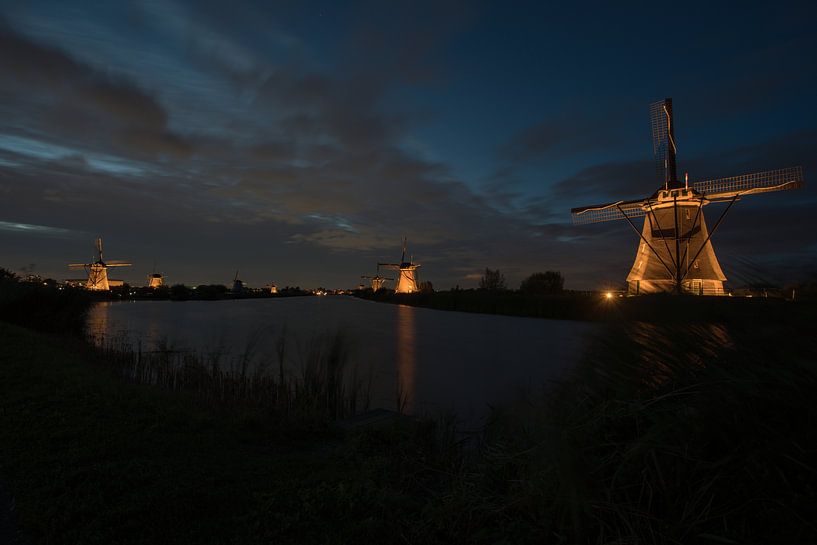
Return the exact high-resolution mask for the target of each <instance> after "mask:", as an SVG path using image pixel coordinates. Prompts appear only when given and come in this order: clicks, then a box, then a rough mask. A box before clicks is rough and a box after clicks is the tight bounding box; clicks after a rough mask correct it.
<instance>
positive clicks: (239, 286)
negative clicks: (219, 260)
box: [233, 269, 244, 293]
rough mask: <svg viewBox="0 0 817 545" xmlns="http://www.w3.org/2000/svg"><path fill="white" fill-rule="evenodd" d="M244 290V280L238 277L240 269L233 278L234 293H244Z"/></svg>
mask: <svg viewBox="0 0 817 545" xmlns="http://www.w3.org/2000/svg"><path fill="white" fill-rule="evenodd" d="M243 292H244V281H243V280H240V279H239V278H238V270H237V269H236V271H235V277H234V278H233V293H243Z"/></svg>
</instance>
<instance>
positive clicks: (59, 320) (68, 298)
mask: <svg viewBox="0 0 817 545" xmlns="http://www.w3.org/2000/svg"><path fill="white" fill-rule="evenodd" d="M93 302H94V299H93V297H92V296H91V294H90V293H89V292H88V291H87V290H84V289H82V288H71V287H65V286H58V285H57V283H56V282H55V281H54V280H39V279H38V281H36V282H24V281H22V280H21V279H20V278H18V277H17V275H15V274H14V273H12V272H10V271H8V270H6V269H3V268H0V320H2V321H4V322H9V323H13V324H17V325H21V326H23V327H28V328H31V329H36V330H38V331H47V332H50V333H71V334H81V333H82V331H83V330H84V328H85V318H86V316H87V314H88V310H90V308H91V304H92V303H93Z"/></svg>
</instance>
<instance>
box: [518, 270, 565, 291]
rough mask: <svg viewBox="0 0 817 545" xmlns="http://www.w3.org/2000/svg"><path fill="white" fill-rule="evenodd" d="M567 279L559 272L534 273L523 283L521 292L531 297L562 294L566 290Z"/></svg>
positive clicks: (520, 287)
mask: <svg viewBox="0 0 817 545" xmlns="http://www.w3.org/2000/svg"><path fill="white" fill-rule="evenodd" d="M564 284H565V279H564V278H563V277H562V273H560V272H559V271H546V272H543V273H541V272H539V273H533V274H532V275H530V276H529V277H527V278H526V279H524V280H523V281H522V284H521V285H520V286H519V291H521V292H522V293H527V294H529V295H546V294H552V293H561V292H562V291H563V290H564Z"/></svg>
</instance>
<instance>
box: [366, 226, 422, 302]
mask: <svg viewBox="0 0 817 545" xmlns="http://www.w3.org/2000/svg"><path fill="white" fill-rule="evenodd" d="M407 243H408V240H407V239H406V238H403V255H402V257H401V258H400V263H378V264H377V267H378V270H379V269H380V267H383V268H384V269H389V270H393V271H399V275H398V277H397V285H396V286H395V287H394V291H395V293H414V292H415V291H419V288H418V286H417V268H418V267H419V266H420V264H419V263H414V261H413V260H412V259H409V260H408V261H407V260H406V246H407ZM381 286H382V284H381ZM372 288H374V284H372Z"/></svg>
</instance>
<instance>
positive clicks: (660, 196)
mask: <svg viewBox="0 0 817 545" xmlns="http://www.w3.org/2000/svg"><path fill="white" fill-rule="evenodd" d="M650 115H651V118H652V134H653V152H654V154H655V158H656V162H657V165H656V166H657V167H658V169H659V172H660V173H661V174H662V176H663V185H662V186H661V187H659V188H658V190H657V191H656V192H655V193H653V194H652V196H650V197H647V198H645V199H638V200H634V201H617V202H611V203H607V204H598V205H594V206H585V207H582V208H574V209H572V210H571V213H572V216H573V223H574V224H586V223H599V222H603V221H612V220H619V219H624V220H626V221H627V223H629V224H630V227H632V228H633V230H634V231H635V232H636V233H637V234H638V236H639V237H640V238H641V244H640V245H639V247H638V252H637V253H636V257H635V262H634V263H633V267H632V269H631V270H630V274H628V275H627V286H628V290H627V291H628V293H630V294H639V293H655V292H675V293H681V292H686V293H694V294H699V295H723V283H724V281H725V280H726V276H724V274H723V271H722V270H721V266H720V264H719V263H718V259H717V258H716V257H715V251H714V250H713V249H712V243H711V242H710V239H711V238H712V235H713V234H714V233H715V231H716V230H717V228H718V226H719V225H720V224H721V221H723V218H724V217H725V216H726V213H727V212H728V211H729V209H730V208H731V207H732V205H733V204H735V202H737V201H738V200H739V199H740V198H741V197H744V196H748V195H754V194H756V193H767V192H770V191H783V190H787V189H796V188H798V187H801V186H802V185H803V169H802V168H801V167H791V168H784V169H780V170H770V171H767V172H758V173H755V174H744V175H742V176H733V177H731V178H721V179H718V180H705V181H701V182H694V183H692V184H691V185H690V184H689V181H688V178H687V177H686V176H685V179H684V182H683V183H682V182H680V181H679V180H678V178H677V176H676V167H675V153H676V147H675V132H674V126H673V119H672V99H670V98H667V99H665V100H661V101H658V102H655V103H653V104H652V105H650ZM714 202H728V203H729V205H728V206H727V207H726V209H725V210H724V211H723V212H722V213H721V215H720V217H719V218H718V221H716V222H715V225H714V226H713V227H712V231H711V232H708V230H707V227H706V223H705V222H704V215H703V207H704V206H705V205H707V204H710V203H714ZM640 217H644V218H645V220H644V226H643V229H642V230H641V232H639V231H638V229H637V228H636V226H635V224H634V223H633V221H632V220H633V219H634V218H640Z"/></svg>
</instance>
